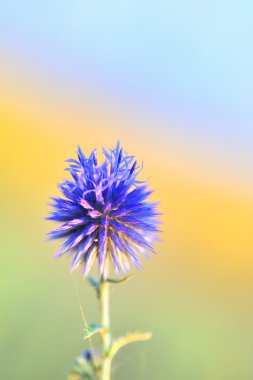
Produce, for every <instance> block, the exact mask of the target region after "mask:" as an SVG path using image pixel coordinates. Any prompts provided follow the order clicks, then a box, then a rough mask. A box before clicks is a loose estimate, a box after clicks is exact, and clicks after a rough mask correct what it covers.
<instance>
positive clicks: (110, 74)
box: [0, 1, 253, 380]
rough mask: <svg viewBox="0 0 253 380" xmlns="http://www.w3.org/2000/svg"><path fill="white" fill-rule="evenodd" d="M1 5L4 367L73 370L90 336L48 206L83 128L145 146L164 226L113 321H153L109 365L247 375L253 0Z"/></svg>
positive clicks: (251, 310)
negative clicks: (54, 239) (50, 237)
mask: <svg viewBox="0 0 253 380" xmlns="http://www.w3.org/2000/svg"><path fill="white" fill-rule="evenodd" d="M228 4H229V7H228ZM0 6H1V12H0V21H1V23H0V31H1V37H0V52H1V62H0V107H1V109H0V111H1V112H0V127H1V142H0V144H1V146H0V148H1V149H0V154H1V160H0V165H1V262H2V264H1V267H0V295H1V314H0V338H1V339H0V350H1V353H0V357H1V365H0V378H1V379H6V380H33V379H36V380H45V379H53V380H62V379H65V378H66V374H67V371H68V369H69V367H70V365H71V362H72V358H73V357H74V356H76V355H78V354H79V353H80V352H81V351H82V350H84V349H85V348H87V343H86V342H84V341H83V339H82V329H83V325H82V318H81V313H80V310H79V305H78V301H77V298H76V294H75V290H74V286H73V281H72V280H73V279H72V278H71V275H70V274H69V265H70V262H69V260H67V259H66V258H63V259H61V260H54V259H53V258H52V255H53V253H54V252H55V249H56V247H57V243H50V244H48V243H47V242H46V238H45V235H46V233H47V232H48V231H49V230H50V229H52V227H53V225H52V223H50V222H47V221H45V220H44V219H43V218H44V217H45V216H46V215H47V213H48V206H47V203H48V198H49V196H51V195H55V194H56V193H57V190H56V186H57V183H59V182H60V181H61V180H62V179H63V178H64V177H65V175H66V172H64V169H65V167H66V165H65V163H64V160H65V159H67V158H69V157H73V156H74V154H75V151H76V147H77V144H80V145H81V147H82V148H83V150H84V152H85V153H86V152H89V151H90V150H91V149H93V148H94V147H97V148H98V149H100V148H101V146H105V147H111V146H113V145H115V143H116V141H117V140H118V139H120V140H121V142H122V145H123V146H124V148H125V149H126V150H127V151H128V152H129V153H130V154H134V155H136V156H137V158H138V159H139V160H140V161H143V162H144V170H143V174H142V175H143V178H144V179H145V178H147V177H150V180H149V182H150V186H151V187H152V188H154V189H155V195H154V197H155V199H156V200H158V201H160V202H161V204H160V210H161V211H162V212H163V214H164V215H163V217H162V219H163V231H164V232H163V236H162V242H161V243H158V244H157V246H156V249H157V251H158V255H157V256H156V257H154V256H153V257H152V258H151V260H150V261H146V262H145V263H144V270H143V271H139V272H136V271H135V272H134V276H133V278H132V279H131V280H130V281H128V282H126V283H124V284H122V285H121V286H117V287H114V288H113V289H112V291H111V305H112V325H113V333H114V334H115V336H116V335H119V334H121V333H124V332H125V331H126V330H128V329H129V330H148V331H152V332H153V338H152V340H151V341H148V342H145V343H136V344H135V345H132V346H129V347H127V348H125V349H122V351H121V352H120V353H119V355H118V357H117V358H116V360H115V362H114V367H113V374H114V376H113V379H115V380H116V379H117V380H126V379H129V378H133V379H139V380H142V379H143V380H144V379H145V380H151V379H159V380H167V379H168V380H252V378H253V361H252V353H253V343H252V342H253V327H252V317H253V302H252V290H253V276H252V274H253V258H252V247H253V244H252V243H253V242H252V240H253V238H252V237H253V228H252V216H253V202H252V200H253V197H252V188H253V186H252V185H253V179H252V162H253V157H252V141H253V139H252V137H253V132H252V127H251V126H252V121H253V115H252V107H250V101H249V99H250V92H251V90H252V87H251V85H250V83H252V68H251V65H250V64H249V62H251V61H252V60H251V59H252V53H250V51H249V50H248V48H247V46H249V44H248V43H247V41H248V42H250V41H249V38H250V37H249V36H250V35H251V34H250V33H249V32H250V31H251V28H250V23H249V22H248V21H249V19H248V15H249V14H251V13H250V8H252V5H250V3H247V2H245V4H244V6H242V5H239V4H237V5H236V4H231V3H230V2H229V3H228V2H227V1H225V2H224V4H222V5H219V6H218V3H217V4H216V3H215V4H214V3H213V2H212V4H211V2H210V3H209V2H206V3H205V5H203V3H201V2H198V1H190V2H189V3H187V2H183V3H182V4H181V2H179V3H176V2H168V3H166V2H159V3H157V4H152V5H151V3H150V4H146V3H144V2H142V1H141V2H140V3H138V4H135V3H134V2H130V1H129V2H128V1H122V2H114V1H110V2H108V3H107V4H102V3H100V2H99V1H97V2H94V4H93V3H92V4H88V3H85V2H81V1H74V2H71V3H70V2H66V4H63V3H60V2H52V3H51V2H48V1H45V2H44V3H43V4H40V5H38V4H36V3H34V4H31V3H29V2H27V1H24V2H15V1H13V2H9V3H8V4H7V3H1V4H0ZM182 7H183V9H184V10H185V11H184V12H182V9H181V8H182ZM235 23H236V25H237V27H238V28H237V29H234V28H233V25H234V24H235ZM235 37H236V38H235ZM250 125H251V126H250ZM73 277H74V281H75V282H76V283H77V287H78V291H79V293H80V297H81V301H82V306H83V309H84V313H85V317H86V319H87V320H88V321H93V320H97V319H98V305H97V301H96V299H95V296H94V293H93V290H92V289H91V288H90V287H89V285H88V284H87V283H86V281H83V280H82V278H81V277H82V276H81V272H78V271H77V272H75V273H74V274H73Z"/></svg>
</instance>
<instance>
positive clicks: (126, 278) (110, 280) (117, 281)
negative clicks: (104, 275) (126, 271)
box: [106, 274, 132, 284]
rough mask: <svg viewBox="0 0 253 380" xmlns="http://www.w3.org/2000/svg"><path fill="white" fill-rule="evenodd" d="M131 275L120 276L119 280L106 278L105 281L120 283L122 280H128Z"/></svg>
mask: <svg viewBox="0 0 253 380" xmlns="http://www.w3.org/2000/svg"><path fill="white" fill-rule="evenodd" d="M131 277H132V275H131V274H130V275H128V276H126V277H123V278H120V279H119V280H118V279H116V278H108V279H107V280H106V281H107V282H109V283H110V284H121V283H122V282H125V281H127V280H129V279H130V278H131Z"/></svg>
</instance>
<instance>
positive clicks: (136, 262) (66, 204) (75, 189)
mask: <svg viewBox="0 0 253 380" xmlns="http://www.w3.org/2000/svg"><path fill="white" fill-rule="evenodd" d="M103 153H104V156H105V160H104V162H103V163H102V164H101V165H99V164H98V161H97V155H96V150H93V151H92V152H91V154H90V156H89V157H87V158H86V156H85V155H84V153H83V152H82V150H81V148H80V147H78V151H77V156H78V159H69V160H67V162H69V167H68V168H67V170H68V171H69V172H70V174H71V177H72V178H71V180H66V181H65V182H63V183H61V184H60V185H59V188H60V190H61V192H62V194H63V197H53V198H51V199H52V200H53V203H52V204H51V206H52V207H53V210H52V211H51V213H50V216H49V217H48V218H47V219H50V220H53V221H56V222H61V223H62V224H61V225H60V226H59V227H58V228H56V229H55V230H54V231H52V232H50V233H49V238H50V239H65V241H64V243H63V244H62V246H61V247H60V248H59V249H58V251H57V252H56V254H55V257H60V256H63V255H65V254H68V255H73V260H72V265H71V271H73V270H74V269H75V268H77V267H78V266H79V265H81V264H82V265H83V275H84V277H86V276H87V274H88V273H89V271H90V269H91V267H92V265H93V263H94V261H95V260H96V259H98V265H99V273H100V276H102V275H103V276H105V277H106V275H107V272H108V267H109V265H110V263H111V264H112V267H113V269H114V270H115V272H116V273H119V272H122V273H124V274H126V273H127V272H129V270H130V267H131V266H130V264H133V266H134V267H135V268H137V269H139V268H141V266H142V265H141V261H140V259H139V254H142V255H144V256H146V255H147V254H148V252H149V251H151V252H155V251H154V248H153V246H152V244H153V242H154V241H155V240H156V238H157V232H158V231H159V230H158V228H157V227H158V224H159V221H158V219H157V216H158V215H159V213H158V212H157V210H156V207H157V203H154V202H150V201H147V198H148V197H149V196H150V194H151V193H152V191H151V190H149V189H148V186H147V184H146V183H145V182H143V181H138V180H137V175H138V174H139V172H140V170H141V168H139V167H138V165H137V161H136V160H135V159H134V156H129V155H127V153H126V152H123V150H122V149H121V147H120V144H119V143H118V144H117V146H116V147H115V148H114V149H110V150H109V151H106V150H105V149H103Z"/></svg>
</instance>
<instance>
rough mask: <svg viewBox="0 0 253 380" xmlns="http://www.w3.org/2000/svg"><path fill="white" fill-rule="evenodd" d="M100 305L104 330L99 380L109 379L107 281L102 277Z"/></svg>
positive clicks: (109, 340)
mask: <svg viewBox="0 0 253 380" xmlns="http://www.w3.org/2000/svg"><path fill="white" fill-rule="evenodd" d="M100 307H101V324H102V326H103V327H104V328H105V331H103V332H102V333H101V341H102V352H103V365H102V375H101V380H111V358H110V357H108V352H109V349H110V347H111V332H110V305H109V282H107V281H106V280H104V278H103V277H102V279H101V282H100Z"/></svg>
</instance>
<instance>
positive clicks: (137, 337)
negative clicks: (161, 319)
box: [108, 332, 152, 358]
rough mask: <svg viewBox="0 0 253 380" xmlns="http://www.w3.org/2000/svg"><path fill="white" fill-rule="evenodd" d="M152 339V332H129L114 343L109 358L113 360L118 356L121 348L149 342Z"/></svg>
mask: <svg viewBox="0 0 253 380" xmlns="http://www.w3.org/2000/svg"><path fill="white" fill-rule="evenodd" d="M151 337H152V334H151V333H150V332H129V333H127V334H126V335H125V336H123V337H119V338H118V339H116V340H115V341H114V342H113V344H112V346H111V349H110V352H109V353H108V356H109V357H111V358H112V357H113V356H115V355H116V353H117V352H118V351H119V350H120V348H122V347H124V346H126V345H127V344H130V343H134V342H141V341H145V340H149V339H150V338H151Z"/></svg>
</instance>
